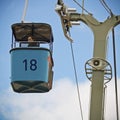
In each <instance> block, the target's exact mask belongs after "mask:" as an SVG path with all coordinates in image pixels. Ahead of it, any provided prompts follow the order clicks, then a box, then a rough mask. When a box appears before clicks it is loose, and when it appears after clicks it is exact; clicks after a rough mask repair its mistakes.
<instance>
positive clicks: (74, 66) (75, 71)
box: [68, 30, 83, 120]
mask: <svg viewBox="0 0 120 120" xmlns="http://www.w3.org/2000/svg"><path fill="white" fill-rule="evenodd" d="M68 32H69V35H70V36H71V34H70V30H69V31H68ZM70 47H71V54H72V61H73V68H74V74H75V80H76V86H77V93H78V100H79V107H80V113H81V120H83V111H82V104H81V98H80V91H79V83H78V76H77V70H76V64H75V57H74V51H73V45H72V42H70Z"/></svg>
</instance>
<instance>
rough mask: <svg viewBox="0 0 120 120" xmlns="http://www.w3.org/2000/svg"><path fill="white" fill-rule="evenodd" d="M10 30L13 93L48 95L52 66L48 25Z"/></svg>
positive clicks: (50, 34)
mask: <svg viewBox="0 0 120 120" xmlns="http://www.w3.org/2000/svg"><path fill="white" fill-rule="evenodd" d="M11 28H12V44H11V50H10V55H11V85H12V88H13V90H14V91H15V92H18V93H44V92H48V91H49V90H50V89H51V88H52V81H53V70H52V68H53V65H54V63H53V58H52V50H53V49H52V48H53V34H52V29H51V26H50V25H49V24H46V23H16V24H13V25H12V26H11ZM46 44H47V46H46Z"/></svg>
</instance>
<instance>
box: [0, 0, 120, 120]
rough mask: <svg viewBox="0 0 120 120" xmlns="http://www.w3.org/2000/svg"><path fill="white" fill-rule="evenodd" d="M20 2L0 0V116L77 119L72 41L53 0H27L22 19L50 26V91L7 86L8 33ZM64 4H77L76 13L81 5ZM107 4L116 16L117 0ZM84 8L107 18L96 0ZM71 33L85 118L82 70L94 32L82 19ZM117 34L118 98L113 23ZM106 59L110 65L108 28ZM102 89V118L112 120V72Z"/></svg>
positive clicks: (8, 119)
mask: <svg viewBox="0 0 120 120" xmlns="http://www.w3.org/2000/svg"><path fill="white" fill-rule="evenodd" d="M24 2H25V1H24V0H4V1H3V0H1V2H0V15H1V17H0V18H1V22H0V25H1V32H0V36H1V45H0V54H1V59H0V65H1V74H0V120H33V119H35V120H39V119H41V120H48V119H49V120H66V119H69V120H73V119H74V120H81V115H80V110H79V103H78V96H77V90H76V83H75V75H74V70H73V63H72V55H71V50H70V42H69V41H68V40H67V39H66V38H65V36H64V34H63V30H62V25H61V21H60V18H59V16H58V14H57V13H56V12H55V5H56V3H57V0H52V1H50V0H29V3H28V9H27V14H26V17H25V21H26V22H38V23H48V24H50V25H51V27H52V31H53V36H54V44H53V45H54V49H53V60H54V68H53V70H54V78H53V88H52V90H51V91H50V92H48V93H44V94H18V93H15V92H13V90H12V88H11V85H10V82H11V80H10V76H11V75H10V73H11V68H10V63H11V61H10V53H9V50H10V49H11V38H12V31H11V25H12V24H14V23H20V22H21V18H22V14H23V8H24ZM78 2H79V3H80V4H81V3H82V0H81V1H80V0H78ZM64 3H65V4H66V5H67V6H68V7H73V8H76V9H77V12H78V13H81V11H82V10H81V8H80V7H79V6H78V5H76V4H75V3H74V2H73V1H72V0H64ZM106 3H107V4H108V6H109V7H110V8H111V10H112V11H113V13H114V14H115V15H120V7H119V5H120V1H119V0H114V1H112V0H106ZM84 7H85V8H86V9H87V10H88V11H89V12H90V13H92V14H93V16H94V17H95V18H96V19H97V20H98V21H100V22H103V21H105V20H106V19H107V18H108V16H109V14H108V13H107V12H106V10H105V9H104V8H103V6H102V5H101V4H100V1H99V0H94V2H91V1H85V3H84ZM85 14H86V13H85ZM71 37H72V38H73V40H74V42H73V49H74V55H75V63H76V70H77V75H78V82H79V90H80V96H81V103H82V109H83V118H84V120H88V118H89V105H90V85H91V82H90V81H89V80H88V79H87V77H86V75H85V70H84V65H85V62H86V61H87V60H89V59H91V58H92V57H93V44H94V36H93V33H92V31H91V29H90V28H89V27H88V26H86V25H85V24H84V23H82V22H80V25H79V26H73V27H72V28H71ZM115 39H116V60H117V77H118V95H119V97H120V63H119V61H120V55H119V51H120V47H119V44H120V25H118V26H116V27H115ZM107 60H108V61H109V63H110V64H111V65H112V67H113V52H112V34H111V32H110V33H109V39H108V52H107ZM113 70H114V68H113ZM106 91H107V92H106V106H105V107H106V110H105V118H106V120H113V119H116V113H115V88H114V74H113V79H112V80H111V81H110V82H109V83H108V84H107V89H106ZM119 101H120V98H119ZM119 106H120V102H119ZM119 109H120V108H119ZM119 114H120V113H119Z"/></svg>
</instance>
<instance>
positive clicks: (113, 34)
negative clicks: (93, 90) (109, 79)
mask: <svg viewBox="0 0 120 120" xmlns="http://www.w3.org/2000/svg"><path fill="white" fill-rule="evenodd" d="M112 39H113V58H114V75H115V97H116V114H117V120H119V107H118V106H119V105H118V104H119V103H118V88H117V63H116V45H115V32H114V28H113V29H112Z"/></svg>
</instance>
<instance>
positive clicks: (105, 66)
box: [85, 58, 112, 84]
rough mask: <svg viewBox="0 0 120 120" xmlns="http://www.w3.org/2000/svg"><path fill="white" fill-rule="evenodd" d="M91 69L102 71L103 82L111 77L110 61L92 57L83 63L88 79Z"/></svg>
mask: <svg viewBox="0 0 120 120" xmlns="http://www.w3.org/2000/svg"><path fill="white" fill-rule="evenodd" d="M93 71H104V80H105V83H104V84H106V83H108V82H109V81H110V80H111V79H112V67H111V65H110V63H109V62H108V61H106V60H104V59H101V58H92V59H90V60H88V61H87V62H86V63H85V72H86V76H87V78H88V79H89V80H90V81H92V75H93Z"/></svg>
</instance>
